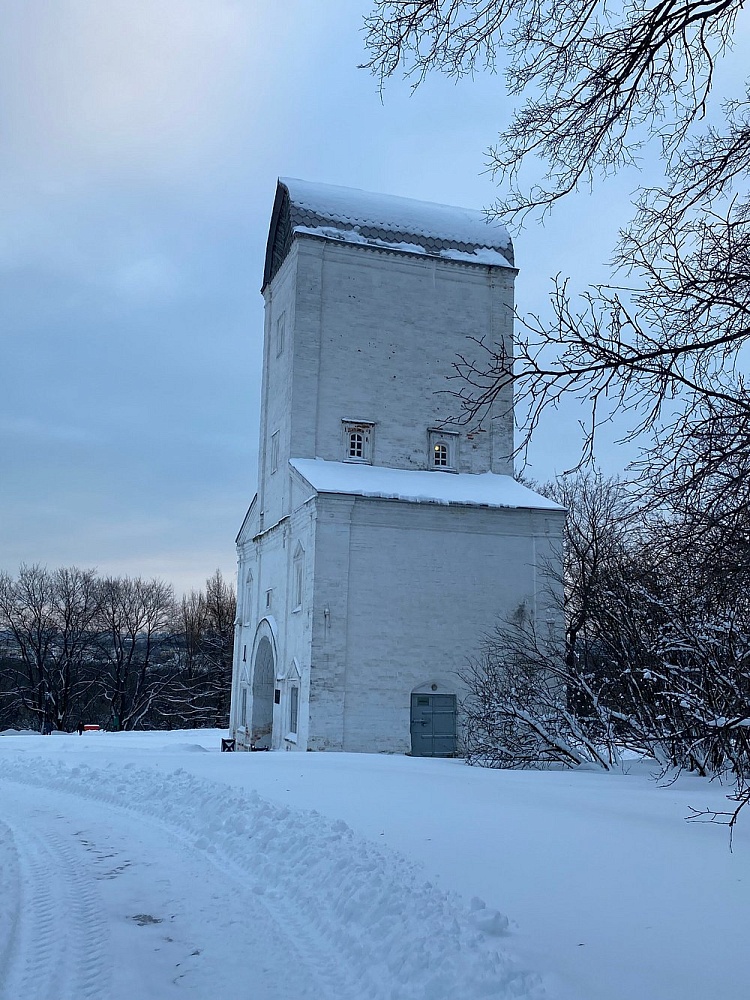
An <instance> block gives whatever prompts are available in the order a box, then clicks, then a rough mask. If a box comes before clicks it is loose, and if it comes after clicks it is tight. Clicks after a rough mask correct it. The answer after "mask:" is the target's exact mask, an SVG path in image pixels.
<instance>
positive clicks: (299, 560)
mask: <svg viewBox="0 0 750 1000" xmlns="http://www.w3.org/2000/svg"><path fill="white" fill-rule="evenodd" d="M292 586H293V588H294V589H293V592H292V611H301V610H302V599H303V598H304V596H305V550H304V549H303V548H302V545H301V543H298V544H297V548H296V549H295V551H294V575H293V577H292Z"/></svg>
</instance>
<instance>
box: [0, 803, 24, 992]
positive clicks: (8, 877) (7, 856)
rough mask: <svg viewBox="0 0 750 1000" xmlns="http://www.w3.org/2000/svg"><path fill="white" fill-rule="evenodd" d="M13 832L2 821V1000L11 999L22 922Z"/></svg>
mask: <svg viewBox="0 0 750 1000" xmlns="http://www.w3.org/2000/svg"><path fill="white" fill-rule="evenodd" d="M18 862H19V858H18V848H17V847H16V842H15V839H14V837H13V832H12V830H11V829H10V827H9V826H8V825H7V823H4V822H3V821H2V820H0V900H1V901H2V903H1V904H0V997H3V998H5V997H9V996H10V994H9V993H8V992H7V987H8V983H9V980H10V977H11V975H12V973H13V969H14V967H15V956H16V955H17V953H18V950H19V949H18V934H19V926H20V922H21V873H20V870H19V864H18Z"/></svg>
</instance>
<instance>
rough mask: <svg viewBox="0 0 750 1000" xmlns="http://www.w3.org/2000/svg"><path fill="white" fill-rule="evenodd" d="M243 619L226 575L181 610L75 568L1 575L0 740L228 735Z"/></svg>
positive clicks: (158, 589) (171, 601)
mask: <svg viewBox="0 0 750 1000" xmlns="http://www.w3.org/2000/svg"><path fill="white" fill-rule="evenodd" d="M235 611H236V600H235V593H234V589H233V587H232V586H231V585H229V584H227V583H226V582H225V581H224V579H223V577H222V575H221V572H220V571H218V570H217V571H216V573H214V575H213V576H212V577H211V578H210V579H209V580H207V581H206V585H205V588H204V589H203V590H201V591H192V592H191V593H190V594H189V595H188V596H185V597H183V598H182V599H181V600H177V599H176V598H175V595H174V592H173V589H172V587H171V586H170V585H169V584H167V583H164V582H163V581H160V580H144V579H141V578H140V577H128V576H125V577H114V576H106V577H102V576H99V575H98V574H97V573H96V572H95V571H94V570H84V569H78V568H76V567H63V568H61V569H55V570H48V569H46V568H45V567H43V566H25V565H24V566H21V568H20V571H19V572H18V575H17V576H15V577H14V576H11V575H9V574H7V573H2V574H0V729H7V728H18V729H27V728H28V729H34V730H37V731H39V732H50V731H52V730H64V731H70V730H73V729H74V728H75V727H76V726H77V725H78V723H79V722H83V723H98V724H99V725H101V726H103V727H106V728H108V729H112V730H132V729H176V728H181V727H198V726H219V727H225V726H226V725H227V724H228V718H229V693H230V683H231V673H232V649H233V635H234V621H235Z"/></svg>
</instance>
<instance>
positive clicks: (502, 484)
mask: <svg viewBox="0 0 750 1000" xmlns="http://www.w3.org/2000/svg"><path fill="white" fill-rule="evenodd" d="M289 464H290V465H291V466H292V468H294V469H295V470H296V471H297V472H298V473H299V474H300V475H301V476H302V477H303V478H304V479H305V480H306V481H307V483H309V485H310V486H311V488H312V489H313V490H315V492H316V493H344V494H350V495H353V496H361V497H378V498H380V499H382V500H405V501H408V502H410V503H438V504H463V505H465V506H471V507H512V508H522V509H527V510H558V511H561V510H563V509H564V508H563V507H561V506H560V504H557V503H555V502H554V501H553V500H548V499H547V497H543V496H540V495H539V494H538V493H535V492H534V491H533V490H530V489H529V488H528V487H527V486H523V485H522V484H521V483H519V482H517V481H516V480H515V479H513V477H512V476H499V475H497V474H495V473H493V472H483V473H480V474H478V475H471V474H469V473H464V472H462V473H452V472H430V471H427V470H419V469H417V470H410V469H387V468H383V467H382V466H378V465H360V464H357V463H354V462H352V463H348V462H327V461H325V460H324V459H322V458H292V459H290V460H289Z"/></svg>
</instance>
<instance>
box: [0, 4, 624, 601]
mask: <svg viewBox="0 0 750 1000" xmlns="http://www.w3.org/2000/svg"><path fill="white" fill-rule="evenodd" d="M367 8H368V3H367V0H320V2H316V3H314V2H311V0H107V2H106V3H102V2H101V0H12V2H10V3H8V4H7V5H4V8H3V25H2V29H0V32H1V33H0V282H1V283H2V287H1V289H0V337H1V341H0V343H1V350H2V354H1V356H0V569H7V570H9V571H11V572H15V571H16V570H17V568H18V565H19V563H21V562H22V561H23V562H27V563H33V562H40V563H44V564H46V565H48V566H50V567H54V566H58V565H73V564H75V565H78V566H84V567H89V566H91V567H97V568H98V569H99V570H100V571H101V572H107V573H108V572H113V573H130V574H140V575H144V576H154V575H156V576H160V577H162V578H164V579H167V580H169V581H171V582H173V583H174V584H175V587H176V588H177V590H178V592H179V591H181V590H183V589H185V588H190V587H193V586H200V585H201V584H202V582H203V581H204V580H205V578H206V577H207V576H208V575H210V574H211V573H212V572H213V570H214V569H215V568H216V567H217V566H218V567H220V568H221V569H222V570H223V571H224V572H225V573H226V574H228V575H230V576H233V575H234V570H235V552H234V538H235V535H236V533H237V530H238V529H239V526H240V523H241V521H242V518H243V516H244V513H245V510H246V508H247V505H248V503H249V501H250V499H251V498H252V494H253V492H254V489H255V480H256V463H257V436H258V396H259V387H260V362H261V337H262V299H261V296H260V294H259V288H260V283H261V277H262V269H263V256H264V250H265V242H266V236H267V231H268V223H269V218H270V212H271V207H272V202H273V196H274V190H275V184H276V178H277V176H278V175H282V176H283V175H288V176H292V177H302V178H306V179H309V180H314V181H324V182H328V183H334V184H342V185H347V186H351V187H359V188H364V189H366V190H371V191H380V192H386V193H390V194H399V195H406V196H409V197H416V198H422V199H425V200H427V201H438V202H443V203H446V204H457V205H463V206H468V207H476V208H482V207H484V206H486V205H488V204H490V203H492V202H493V201H494V200H495V198H496V197H497V191H496V189H495V188H494V186H493V183H492V180H491V178H490V177H489V176H488V175H487V174H486V172H485V156H486V153H485V151H486V149H487V147H488V146H489V145H490V143H492V142H493V140H494V139H495V136H496V133H497V132H498V130H499V129H500V128H502V127H503V125H504V124H506V123H507V121H508V119H509V116H510V105H509V102H508V99H507V97H506V96H505V93H504V89H503V85H502V79H501V78H499V77H491V76H487V77H482V78H479V79H476V80H474V81H473V82H472V81H468V80H467V81H464V82H462V83H461V84H460V85H458V86H457V85H455V84H453V83H451V82H450V81H447V80H444V79H441V78H439V77H435V78H434V79H430V80H429V81H428V82H427V83H426V84H425V85H424V86H423V87H422V88H420V89H419V90H418V91H417V92H416V93H415V94H413V95H412V94H411V91H410V88H409V87H408V85H405V84H404V83H403V82H398V81H394V82H393V83H392V84H390V85H389V86H388V87H387V88H386V91H385V94H384V96H383V99H382V101H381V98H380V95H379V92H378V88H377V82H376V81H375V80H374V79H373V78H372V77H371V76H370V75H369V74H368V73H367V72H365V71H363V70H361V69H358V68H357V66H358V64H359V63H361V62H362V61H363V59H364V51H363V49H362V32H361V17H362V13H363V11H365V10H366V9H367ZM636 183H637V177H635V175H633V174H631V175H626V176H623V177H620V178H618V179H617V180H615V181H613V182H610V183H609V184H608V185H605V186H604V187H603V188H601V189H599V190H598V191H597V192H596V193H595V195H594V196H593V197H592V196H590V195H588V194H583V195H580V196H578V197H576V198H573V199H570V200H569V201H568V202H567V203H565V204H564V205H562V206H561V207H560V208H559V209H558V210H557V211H556V212H555V213H554V216H553V218H552V219H551V220H550V221H548V222H547V224H546V225H545V226H544V227H540V226H533V227H530V228H528V229H526V230H525V231H524V232H523V233H521V234H520V235H518V236H517V237H516V241H515V242H516V259H517V263H518V265H519V267H520V269H521V274H520V276H519V279H518V284H517V303H518V307H519V310H520V311H521V312H526V311H530V310H535V309H539V308H541V307H542V306H543V303H544V300H545V298H546V295H547V291H548V289H549V284H550V280H549V279H550V277H551V276H552V275H554V274H556V273H557V272H562V273H565V274H568V273H571V274H573V276H574V278H575V279H576V281H577V283H578V285H579V286H582V285H583V284H584V283H585V282H586V281H594V280H597V279H600V278H602V277H604V276H605V274H606V268H605V267H604V266H603V265H604V263H605V262H606V260H607V258H608V255H609V253H610V250H611V245H612V242H613V238H614V234H615V232H616V229H617V225H618V224H621V223H623V222H625V221H626V219H627V218H628V215H629V209H628V204H627V195H628V193H629V191H630V190H632V189H633V188H634V187H635V185H636ZM576 447H577V437H576V427H575V415H574V414H571V415H568V416H567V417H566V419H564V420H559V421H553V422H551V424H550V425H548V426H546V427H545V428H543V430H542V433H541V434H540V436H539V439H538V440H537V442H536V444H535V448H534V452H533V454H532V459H533V467H532V469H531V472H532V474H533V475H535V476H537V477H546V476H549V475H551V474H552V473H553V472H554V471H561V470H562V469H563V468H565V467H566V465H567V464H569V463H570V462H572V461H573V460H574V456H575V455H576ZM622 455H623V453H621V452H620V451H618V450H617V449H614V448H612V449H609V450H607V449H605V454H604V455H603V456H602V457H603V459H604V463H605V465H606V466H607V467H609V468H610V469H616V468H618V467H619V466H620V465H622V464H623V457H622Z"/></svg>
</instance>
